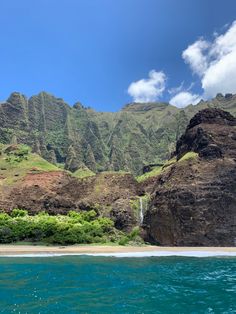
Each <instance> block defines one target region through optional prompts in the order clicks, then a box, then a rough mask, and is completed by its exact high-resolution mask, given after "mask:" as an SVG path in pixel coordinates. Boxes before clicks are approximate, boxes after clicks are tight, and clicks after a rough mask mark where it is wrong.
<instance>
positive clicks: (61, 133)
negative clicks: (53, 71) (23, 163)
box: [0, 92, 236, 174]
mask: <svg viewBox="0 0 236 314" xmlns="http://www.w3.org/2000/svg"><path fill="white" fill-rule="evenodd" d="M208 107H216V108H222V109H224V110H227V111H229V112H231V113H232V114H234V115H235V114H236V95H229V94H228V95H225V96H223V95H221V94H218V95H217V97H216V98H215V99H213V100H212V101H207V102H204V101H201V102H200V103H199V104H198V105H196V106H192V105H190V106H188V107H186V108H185V109H178V108H176V107H173V106H171V105H169V104H167V103H146V104H143V103H134V104H129V105H127V106H125V107H124V108H123V109H122V110H121V111H119V112H115V113H111V112H110V113H109V112H96V111H94V110H92V109H90V108H85V107H83V106H82V105H81V104H80V103H76V104H75V105H74V106H73V107H70V106H69V105H68V104H66V103H65V102H64V101H63V99H61V98H56V97H54V96H52V95H50V94H48V93H46V92H41V93H39V94H38V95H36V96H32V97H31V98H29V99H27V98H26V97H25V96H24V95H21V94H20V93H13V94H11V95H10V97H9V98H8V100H7V101H6V102H5V103H1V104H0V142H2V143H5V144H9V143H11V142H13V143H14V142H18V143H24V144H27V145H29V146H31V147H32V148H33V151H34V152H36V153H38V154H39V155H41V156H42V157H43V158H45V159H47V160H48V161H50V162H52V163H60V164H61V165H62V166H63V167H65V169H68V170H71V171H76V170H77V169H78V168H80V167H85V166H86V167H88V168H89V169H90V170H91V171H93V172H100V171H104V170H115V171H119V170H124V171H131V172H132V173H134V174H141V172H142V168H143V166H144V165H147V164H155V163H162V162H163V161H165V160H166V159H168V158H169V157H170V154H171V152H172V151H173V150H174V146H175V142H176V140H178V138H179V137H180V135H181V134H182V133H183V132H184V130H185V128H186V126H187V124H188V121H189V119H190V118H192V117H193V115H194V114H195V113H197V112H198V111H199V110H200V109H204V108H208Z"/></svg>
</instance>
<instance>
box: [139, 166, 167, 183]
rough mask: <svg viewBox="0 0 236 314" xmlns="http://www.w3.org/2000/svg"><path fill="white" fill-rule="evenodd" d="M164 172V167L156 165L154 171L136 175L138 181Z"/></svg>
mask: <svg viewBox="0 0 236 314" xmlns="http://www.w3.org/2000/svg"><path fill="white" fill-rule="evenodd" d="M161 172H162V167H154V168H153V169H152V171H149V172H146V173H144V174H142V175H141V176H138V177H136V179H137V181H138V182H143V181H146V180H147V179H149V178H151V177H155V176H158V175H159V174H161Z"/></svg>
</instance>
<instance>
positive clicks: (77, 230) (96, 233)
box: [0, 209, 116, 244]
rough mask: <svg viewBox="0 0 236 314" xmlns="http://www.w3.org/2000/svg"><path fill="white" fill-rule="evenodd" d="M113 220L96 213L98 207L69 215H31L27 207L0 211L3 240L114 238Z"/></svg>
mask: <svg viewBox="0 0 236 314" xmlns="http://www.w3.org/2000/svg"><path fill="white" fill-rule="evenodd" d="M115 236H116V233H115V230H114V227H113V222H112V221H111V220H110V219H108V218H100V217H97V214H96V212H95V211H93V210H92V211H88V212H81V213H77V212H73V211H70V212H69V213H68V215H67V216H63V215H56V216H49V215H48V214H46V213H44V212H43V213H42V212H41V213H39V214H37V215H35V216H29V215H28V213H27V211H24V210H19V209H14V210H13V211H12V212H11V214H10V215H8V214H6V213H1V214H0V242H1V243H11V242H15V241H36V242H38V241H40V242H45V243H51V244H53V243H59V244H75V243H99V242H107V241H112V240H114V239H115V238H114V237H115Z"/></svg>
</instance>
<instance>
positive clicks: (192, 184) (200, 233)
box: [144, 108, 236, 246]
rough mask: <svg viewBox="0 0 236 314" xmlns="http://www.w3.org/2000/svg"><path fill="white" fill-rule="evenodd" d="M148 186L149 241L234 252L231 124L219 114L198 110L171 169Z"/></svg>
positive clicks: (234, 132)
mask: <svg viewBox="0 0 236 314" xmlns="http://www.w3.org/2000/svg"><path fill="white" fill-rule="evenodd" d="M148 180H149V181H148ZM148 184H149V190H151V195H152V196H151V202H150V205H149V207H148V209H147V211H146V213H145V217H144V229H145V231H146V239H147V240H148V241H150V242H152V243H158V244H161V245H172V246H173V245H176V246H235V243H236V242H235V241H236V118H235V117H233V116H232V115H231V114H230V113H228V112H226V111H223V110H220V109H213V108H208V109H204V110H201V111H200V112H199V113H197V114H196V115H195V116H194V117H193V118H192V119H191V121H190V123H189V124H188V127H187V129H186V131H185V133H184V134H183V135H182V136H181V137H180V139H179V140H178V142H177V144H176V151H175V156H174V158H173V159H172V163H169V165H168V166H167V167H164V168H162V171H161V172H159V174H158V175H156V177H153V178H152V181H150V179H147V181H146V185H148Z"/></svg>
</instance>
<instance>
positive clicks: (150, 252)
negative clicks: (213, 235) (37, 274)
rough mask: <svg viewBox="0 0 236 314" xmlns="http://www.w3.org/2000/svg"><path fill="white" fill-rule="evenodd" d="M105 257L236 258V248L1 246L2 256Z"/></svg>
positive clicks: (0, 252) (0, 253)
mask: <svg viewBox="0 0 236 314" xmlns="http://www.w3.org/2000/svg"><path fill="white" fill-rule="evenodd" d="M23 255H25V256H33V255H35V256H40V255H103V256H169V255H181V256H215V255H230V256H236V247H160V246H153V245H150V246H108V245H107V246H106V245H97V246H93V245H87V246H79V245H73V246H41V245H35V246H34V245H0V256H23Z"/></svg>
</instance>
